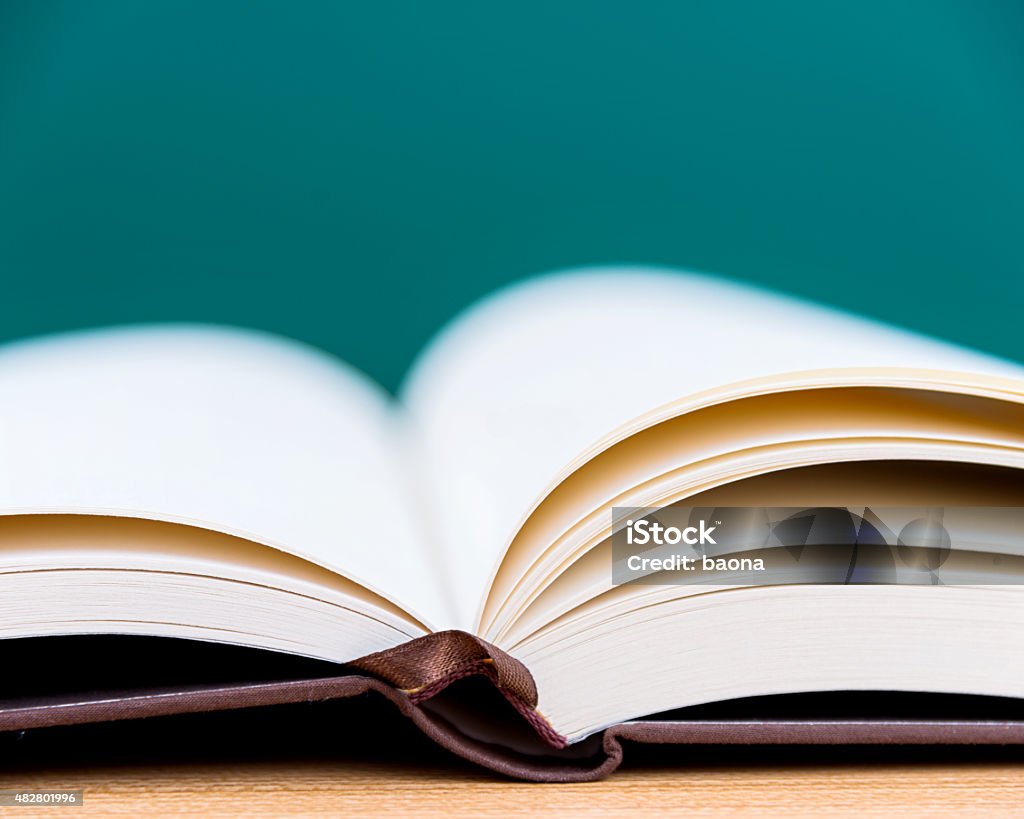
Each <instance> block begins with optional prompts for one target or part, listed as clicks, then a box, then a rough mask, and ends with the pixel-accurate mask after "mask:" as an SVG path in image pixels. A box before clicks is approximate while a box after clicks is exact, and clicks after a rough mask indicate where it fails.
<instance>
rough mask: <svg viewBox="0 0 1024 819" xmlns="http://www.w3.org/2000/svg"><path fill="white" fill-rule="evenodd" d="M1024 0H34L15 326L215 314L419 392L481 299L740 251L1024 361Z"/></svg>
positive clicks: (11, 42)
mask: <svg viewBox="0 0 1024 819" xmlns="http://www.w3.org/2000/svg"><path fill="white" fill-rule="evenodd" d="M1022 146H1024V5H1022V4H1020V3H1015V2H1003V3H999V2H991V0H988V1H986V0H981V1H978V0H975V1H974V2H943V0H919V1H918V2H896V3H894V2H886V3H873V2H849V3H821V2H806V3H764V2H749V3H731V2H664V3H645V2H629V3H599V2H540V3H530V2H517V3H509V4H497V3H487V2H479V1H477V2H466V3H444V2H436V3H435V2H430V3H411V2H410V3H390V2H377V1H376V0H375V2H372V3H358V4H357V3H346V2H340V1H339V2H325V3H318V2H312V0H304V1H298V0H293V1H292V2H285V1H284V0H281V1H280V2H274V3H269V2H254V0H245V1H244V2H242V0H239V1H238V2H226V1H224V0H222V1H220V2H217V1H215V0H207V1H206V2H159V1H158V0H145V2H137V0H126V1H125V2H117V1H116V0H102V1H99V0H98V1H97V2H67V3H61V2H43V1H42V0H32V1H30V2H18V0H3V2H0V340H2V339H9V338H19V337H23V336H27V335H33V334H37V333H42V332H49V331H53V330H61V329H68V328H77V327H88V326H95V325H104V324H111V323H119V322H137V321H154V320H200V321H214V322H225V323H231V324H237V325H244V326H251V327H259V328H264V329H267V330H271V331H275V332H279V333H285V334H287V335H290V336H293V337H297V338H300V339H303V340H306V341H309V342H311V343H313V344H316V345H318V346H320V347H323V348H326V349H328V350H330V351H332V352H334V353H337V354H338V355H340V356H342V357H344V358H346V359H348V360H350V361H352V362H353V363H355V364H356V365H357V366H359V367H361V368H363V369H364V370H366V371H367V372H369V373H370V374H372V375H373V376H374V377H376V378H377V379H379V380H380V381H381V382H382V383H384V384H385V385H386V386H388V387H389V388H392V389H393V388H395V387H396V385H397V384H398V382H399V379H400V378H401V376H402V374H403V372H404V371H405V370H406V368H407V367H408V365H409V363H410V362H411V360H412V357H413V356H414V355H415V353H416V351H417V350H418V349H419V348H420V347H421V346H422V345H423V344H424V343H425V341H426V340H427V339H428V338H429V336H430V335H431V334H432V333H433V332H435V331H436V330H437V328H438V327H439V326H440V325H441V324H443V323H444V322H445V321H446V320H447V319H448V318H450V317H451V316H452V315H453V314H454V313H455V312H457V311H458V310H459V309H460V308H462V307H464V306H465V305H466V304H468V303H469V302H471V301H472V300H474V299H476V298H478V297H479V296H481V295H484V294H486V293H488V292H490V291H492V290H493V289H494V288H496V287H498V286H500V285H502V284H505V283H507V282H510V281H513V280H515V279H517V278H520V277H523V276H526V275H530V274H535V273H539V272H543V271H545V270H549V269H553V268H559V267H565V266H575V265H581V264H588V263H609V262H651V263H658V264H670V265H679V266H684V267H690V268H697V269H703V270H709V271H715V272H718V273H722V274H725V275H728V276H730V277H733V278H736V279H740V280H744V281H752V282H760V283H763V284H767V285H769V286H772V287H776V288H779V289H782V290H785V291H789V292H793V293H797V294H801V295H804V296H808V297H811V298H814V299H818V300H822V301H825V302H829V303H832V304H837V305H840V306H843V307H846V308H849V309H852V310H856V311H860V312H864V313H868V314H871V315H874V316H877V317H880V318H883V319H887V320H890V321H895V322H899V323H902V324H905V325H908V326H910V327H914V328H917V329H919V330H922V331H925V332H929V333H933V334H937V335H941V336H945V337H947V338H951V339H954V340H957V341H960V342H963V343H966V344H971V345H976V346H978V347H981V348H983V349H986V350H989V351H994V352H996V353H1001V354H1003V355H1007V356H1010V357H1013V358H1018V359H1021V358H1024V341H1022V334H1021V329H1020V328H1021V309H1022V304H1024V276H1022V272H1024V246H1022V241H1021V231H1022V225H1024V220H1022V217H1024V151H1022Z"/></svg>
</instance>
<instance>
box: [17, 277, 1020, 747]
mask: <svg viewBox="0 0 1024 819" xmlns="http://www.w3.org/2000/svg"><path fill="white" fill-rule="evenodd" d="M368 343H374V342H372V341H369V342H368ZM0 389H2V393H3V396H4V400H3V402H2V403H0V462H2V464H3V470H2V473H0V513H2V516H3V517H2V518H0V544H2V545H0V636H2V637H3V638H5V640H9V639H10V638H48V637H51V636H57V635H76V634H77V635H86V634H88V635H95V634H125V635H145V636H148V637H156V638H184V639H194V640H201V641H213V642H219V643H230V644H236V645H242V646H248V647H251V648H255V649H261V650H266V651H272V652H284V653H289V654H294V655H301V656H304V657H311V658H317V659H319V660H323V661H329V662H331V663H338V664H344V666H343V667H339V669H338V671H337V674H338V676H339V678H341V677H346V676H348V677H352V676H355V677H358V678H360V679H370V680H373V681H374V683H373V685H375V686H377V687H378V689H380V688H382V687H387V688H389V689H390V690H393V692H394V693H393V697H394V698H397V700H403V698H405V700H403V701H407V702H406V704H407V705H408V704H409V703H411V706H409V707H414V708H417V709H418V708H420V706H421V705H424V707H425V704H426V702H427V701H428V700H429V699H431V698H432V697H433V695H434V694H435V693H437V692H439V691H441V690H442V689H444V688H446V687H447V686H448V685H449V684H450V683H451V682H452V681H454V680H456V679H460V678H464V677H466V676H467V675H471V674H478V675H482V676H483V677H486V678H488V679H490V680H491V681H492V682H493V683H494V684H496V685H497V686H498V688H500V689H501V690H502V692H503V693H504V694H505V695H506V697H507V698H508V699H509V701H510V702H513V704H515V705H516V709H517V711H518V712H519V713H520V714H521V715H522V716H524V717H526V718H527V720H528V722H529V724H530V725H531V727H532V728H533V729H534V730H535V731H536V732H537V733H538V736H540V737H541V739H542V740H543V744H544V745H545V747H549V748H552V749H554V748H565V749H566V751H565V753H569V754H571V753H572V749H573V748H574V747H582V746H583V745H585V744H586V743H585V742H584V741H585V740H586V738H588V737H595V736H600V734H601V732H603V731H606V730H607V729H610V728H612V727H613V726H621V724H623V723H626V724H634V723H633V722H631V721H636V720H640V719H641V718H644V717H645V716H647V715H654V714H660V713H664V712H668V711H672V710H673V709H680V708H686V707H690V706H696V705H700V704H702V703H710V702H719V701H724V700H732V699H739V698H747V697H755V696H762V695H775V694H786V693H792V692H810V691H818V692H820V691H850V690H862V691H918V692H942V693H960V694H972V695H986V696H1004V697H1024V660H1022V658H1024V586H1021V585H1014V584H1012V583H1008V584H1006V585H986V584H975V585H957V586H946V587H938V588H935V587H928V586H904V585H872V584H866V585H857V586H849V585H846V586H844V585H819V584H807V585H799V584H793V585H787V584H783V585H771V586H760V585H758V584H757V583H746V584H742V585H737V584H733V585H730V584H729V583H727V582H723V583H719V584H711V585H708V584H703V585H692V584H690V585H687V584H665V585H649V584H639V585H638V584H625V585H619V584H616V583H615V582H614V581H613V572H612V555H611V539H610V538H611V532H612V527H613V512H612V510H613V508H621V507H665V506H671V505H680V504H682V505H685V506H689V507H734V506H753V505H761V506H772V505H775V506H788V507H792V506H819V507H821V506H829V505H838V506H843V507H848V506H850V505H851V504H861V505H868V504H881V505H884V506H900V505H928V506H935V505H940V504H947V505H958V506H980V507H1013V506H1021V505H1024V504H1022V503H1021V501H1022V500H1024V368H1022V367H1019V366H1017V365H1014V364H1012V363H1009V362H1006V361H1002V360H998V359H995V358H991V357H987V356H984V355H980V354H976V353H973V352H969V351H966V350H963V349H959V348H957V347H955V346H951V345H948V344H945V343H941V342H938V341H935V340H931V339H927V338H923V337H919V336H916V335H913V334H910V333H908V332H904V331H900V330H896V329H893V328H889V327H886V326H882V325H879V324H877V323H874V322H871V321H867V320H863V319H857V318H853V317H850V316H847V315H844V314H841V313H839V312H835V311H831V310H829V309H825V308H822V307H818V306H814V305H809V304H805V303H802V302H798V301H795V300H791V299H787V298H783V297H780V296H777V295H773V294H770V293H766V292H763V291H759V290H756V289H752V288H747V287H742V286H739V285H735V284H729V283H723V282H721V281H718V280H715V279H711V278H707V277H701V276H695V275H690V274H684V273H676V272H672V271H659V270H650V269H638V270H634V269H621V270H597V271H583V272H578V273H567V274H562V275H556V276H549V277H544V278H540V279H537V280H534V281H532V282H528V283H526V284H522V285H519V286H517V287H514V288H512V289H509V290H507V291H504V292H501V293H499V294H497V295H495V296H492V297H491V298H490V299H488V300H487V301H485V302H484V303H483V304H482V305H480V306H477V307H476V308H474V309H472V310H470V311H469V312H468V313H467V314H466V315H464V316H463V317H461V318H459V319H458V320H456V321H455V322H454V323H453V324H451V326H449V327H448V328H447V329H446V330H445V331H444V332H443V333H442V334H441V335H440V337H439V338H438V339H436V340H435V341H434V342H433V343H432V344H431V345H430V346H429V347H428V348H427V349H426V350H425V351H424V353H423V355H422V357H421V358H420V360H419V361H418V363H417V364H416V365H415V366H414V368H413V369H412V371H411V374H410V376H409V378H408V380H407V383H406V384H405V386H404V388H403V389H402V390H401V393H400V396H399V398H398V399H397V400H395V399H392V398H391V397H390V396H389V395H387V394H386V393H385V392H384V391H383V390H382V389H380V388H379V387H378V386H376V385H375V384H374V383H372V382H371V381H370V380H369V379H368V378H366V377H365V376H363V375H362V374H360V373H359V372H357V371H355V370H353V369H352V368H350V367H348V366H346V365H345V364H344V363H342V362H340V361H337V360H334V359H332V358H330V357H328V356H327V355H325V354H322V353H320V352H318V351H316V350H314V349H311V348H308V347H305V346H303V345H300V344H297V343H294V342H292V341H288V340H284V339H280V338H275V337H272V336H268V335H264V334H260V333H256V332H249V331H242V330H235V329H226V328H217V327H204V326H147V327H138V328H123V329H109V330H98V331H92V332H85V333H76V334H70V335H65V336H60V337H55V338H49V339H42V340H32V341H27V342H21V343H18V344H14V345H8V346H7V347H6V348H4V349H3V350H2V351H0ZM1018 534H1019V533H1018ZM1012 535H1013V533H1012V532H1011V533H1008V536H1007V537H1005V538H1002V539H996V540H999V542H998V543H991V544H988V550H989V551H997V552H998V551H1005V552H1006V553H1007V554H1011V555H1012V554H1024V534H1021V535H1020V536H1019V537H1018V538H1017V539H1016V540H1015V539H1014V538H1013V537H1012ZM452 632H455V633H454V634H453V633H452ZM439 634H440V635H441V636H440V637H437V636H436V635H439ZM430 635H435V636H434V637H431V636H430ZM17 642H21V641H17V640H15V641H13V642H12V643H11V644H13V643H17ZM3 649H4V643H0V652H2V651H3ZM0 656H2V654H0ZM125 662H128V660H127V659H126V660H125ZM254 682H258V681H254ZM292 682H294V681H292ZM302 690H303V691H306V692H307V693H305V694H302V695H301V696H309V694H308V690H309V689H302ZM325 690H326V689H325ZM332 690H335V689H332ZM336 690H337V691H340V692H342V693H344V691H345V690H348V689H345V688H344V686H342V687H341V688H338V689H336ZM360 690H365V686H364V688H362V689H360ZM171 695H173V692H169V694H168V696H169V697H170V699H168V700H167V702H168V703H172V704H170V705H164V706H160V708H163V709H164V710H163V711H159V708H157V710H151V711H150V712H151V713H157V712H161V713H163V712H169V711H173V710H174V709H175V707H177V706H175V705H173V699H174V698H173V696H171ZM225 697H226V698H224V697H222V699H220V700H217V699H216V698H215V697H208V698H207V699H206V700H204V701H203V702H204V703H205V704H204V705H202V706H195V703H194V701H193V706H194V707H211V708H213V707H229V706H231V705H238V704H242V705H244V704H251V702H250V701H247V700H245V698H244V697H242V696H241V695H239V698H238V699H237V701H231V698H230V696H227V695H225ZM107 700H108V701H112V700H110V698H107ZM124 700H125V702H131V701H132V697H131V693H130V692H129V693H127V694H125V695H124ZM193 700H194V698H193ZM255 701H256V700H252V702H255ZM438 702H440V700H438ZM211 703H212V704H211ZM59 704H60V705H61V706H62V707H63V708H64V711H63V712H61V714H60V715H57V716H55V715H54V714H53V713H52V712H53V709H52V708H51V709H50V712H49V715H47V713H48V712H46V708H45V707H44V705H33V704H31V703H28V702H26V703H18V702H8V703H5V704H4V706H3V709H0V728H14V727H25V726H31V725H36V724H39V725H42V724H53V723H56V722H61V721H81V720H84V719H95V718H100V717H102V718H111V717H117V716H130V715H133V714H143V713H150V712H147V711H146V710H145V708H140V707H139V701H138V700H136V702H135V705H134V706H130V707H129V706H125V708H124V709H123V710H122V711H118V709H117V707H116V703H115V705H114V706H110V707H107V708H106V710H102V709H100V710H99V711H97V710H96V705H95V702H90V701H84V700H83V701H82V702H78V703H77V707H78V708H79V712H80V713H79V714H78V716H75V714H76V711H75V703H72V702H63V703H59ZM90 708H91V709H92V710H91V711H90V710H89V709H90ZM133 708H134V710H133ZM446 708H447V709H448V712H446V714H445V715H443V716H442V715H441V714H440V711H439V710H436V711H435V712H433V715H432V716H431V717H430V719H432V720H435V722H436V721H438V720H442V719H443V720H444V724H445V726H446V730H447V729H448V728H452V729H453V730H457V731H463V732H464V733H465V735H466V736H471V735H473V734H474V732H476V739H477V740H480V741H481V742H486V743H487V744H488V747H489V746H491V745H495V746H501V745H502V744H503V742H502V737H501V736H500V731H499V730H498V729H495V728H490V729H484V728H473V727H472V726H471V723H473V724H475V721H474V720H473V719H468V718H466V719H465V724H463V718H462V717H460V716H459V715H458V713H457V712H458V709H457V708H454V709H453V708H452V707H451V706H450V705H449V706H446ZM97 714H99V715H100V716H99V717H98V716H97ZM651 724H653V723H651ZM627 733H628V732H627ZM620 734H622V730H621V728H620ZM665 736H669V735H665ZM679 736H682V734H680V735H679ZM669 738H671V737H670V736H669ZM659 741H664V737H663V738H662V739H661V740H659ZM740 741H750V736H749V735H747V736H746V738H742V737H741V739H740ZM452 744H454V745H458V742H456V741H453V743H452ZM505 744H507V745H512V744H515V743H513V742H511V741H509V742H508V743H505ZM481 747H483V746H481ZM588 747H589V746H588ZM552 753H555V752H554V751H552ZM484 761H486V760H484Z"/></svg>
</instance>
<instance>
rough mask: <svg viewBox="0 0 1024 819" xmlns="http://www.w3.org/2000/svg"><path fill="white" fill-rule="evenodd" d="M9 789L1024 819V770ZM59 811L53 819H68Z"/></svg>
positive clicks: (379, 805) (105, 771) (175, 797)
mask: <svg viewBox="0 0 1024 819" xmlns="http://www.w3.org/2000/svg"><path fill="white" fill-rule="evenodd" d="M0 787H3V788H12V787H17V788H29V787H32V788H58V787H65V788H84V789H85V804H84V806H83V807H84V810H75V811H72V812H71V813H70V814H69V815H70V816H79V815H83V814H86V815H110V816H117V815H121V816H139V815H176V814H177V815H187V814H202V815H205V816H210V817H216V816H237V815H242V814H247V815H253V816H264V815H266V816H271V815H273V816H290V815H295V816H310V815H317V814H324V815H334V816H337V815H343V816H348V815H353V816H354V815H360V816H447V817H453V816H460V815H472V816H508V815H514V814H545V813H550V814H557V815H574V814H584V815H595V816H676V815H679V816H683V815H685V816H720V815H734V814H736V813H748V812H749V813H762V814H763V813H776V812H778V813H782V812H784V813H785V814H787V815H788V816H791V817H797V816H821V815H823V814H826V813H827V814H831V815H857V816H860V817H872V816H883V817H893V816H898V815H900V814H910V815H922V814H924V815H945V814H953V813H960V814H967V815H972V814H978V813H984V814H986V815H988V816H990V817H995V816H1021V815H1024V767H1022V766H1020V765H1017V764H1005V763H1004V764H992V763H986V764H956V765H941V764H939V765H937V764H927V765H920V764H912V765H898V764H893V765H884V766H878V767H869V768H864V767H853V768H846V767H837V766H834V765H829V766H823V767H813V766H800V767H798V768H793V767H755V768H727V767H725V768H718V767H715V768H701V769H697V770H689V771H688V770H673V769H668V768H661V767H658V768H653V769H651V768H647V769H633V770H625V771H622V772H620V773H619V774H618V775H616V776H615V777H613V778H612V779H610V780H607V781H605V782H597V783H589V784H580V785H534V784H523V783H517V782H508V781H505V780H502V779H498V778H495V777H492V776H489V775H487V774H485V773H480V772H476V771H473V770H467V769H465V768H463V767H462V766H454V767H452V768H446V767H445V766H437V765H430V766H428V767H425V768H424V767H410V766H408V765H387V764H379V763H358V762H352V761H345V762H326V761H315V762H293V763H270V762H260V763H246V764H242V765H231V764H223V763H220V764H216V765H204V766H200V765H175V766H157V767H149V766H126V767H112V768H111V767H99V768H72V769H63V770H59V771H46V770H40V771H36V772H32V773H30V772H27V771H23V772H21V773H19V774H18V775H16V776H11V775H9V774H4V775H2V776H0ZM7 810H8V811H9V812H10V813H11V814H13V815H17V816H33V815H40V814H41V813H46V812H45V811H37V810H35V809H31V808H17V809H14V808H8V809H7ZM59 810H60V809H51V810H50V811H49V814H48V815H53V814H54V813H58V815H64V814H63V813H59ZM68 810H70V809H68ZM570 812H571V813H570Z"/></svg>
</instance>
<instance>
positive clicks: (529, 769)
mask: <svg viewBox="0 0 1024 819" xmlns="http://www.w3.org/2000/svg"><path fill="white" fill-rule="evenodd" d="M350 666H351V673H349V674H346V675H342V676H336V677H324V678H319V679H309V680H298V681H286V682H270V683H248V684H230V685H204V686H194V687H188V688H181V689H175V690H146V691H128V692H119V693H104V694H102V695H94V696H81V697H70V696H61V697H54V698H49V699H35V700H25V699H19V700H18V701H13V702H6V703H3V702H0V731H14V730H28V729H34V728H46V727H51V726H58V725H75V724H82V723H90V722H106V721H112V720H123V719H140V718H144V717H155V716H166V715H172V714H185V713H198V712H204V711H221V710H228V709H238V708H252V707H259V706H270V705H283V704H287V703H299V702H313V701H321V700H330V699H339V698H346V697H353V696H357V695H360V694H365V693H367V692H374V693H376V694H377V695H379V696H381V697H383V698H385V699H386V700H388V701H389V702H390V703H392V704H393V705H394V707H395V708H397V709H398V710H399V712H400V713H402V714H403V715H404V716H406V717H407V718H409V719H410V720H412V721H413V723H414V724H415V725H416V726H417V727H418V728H419V729H420V730H422V731H423V732H424V733H425V734H426V735H427V736H429V737H430V738H431V739H433V740H434V741H435V742H437V743H438V744H439V745H440V746H442V747H444V748H446V749H448V750H449V751H451V752H453V753H455V754H457V755H458V756H461V757H463V758H465V759H468V760H470V761H472V762H475V763H478V764H480V765H482V766H484V767H486V768H489V769H490V770H492V771H496V772H498V773H501V774H505V775H507V776H511V777H515V778H518V779H528V780H535V781H546V782H580V781H588V780H595V779H601V778H603V777H605V776H608V775H609V774H610V773H611V772H612V771H614V770H615V769H616V768H617V767H619V765H620V764H621V762H622V758H623V751H624V746H623V743H624V742H625V743H630V742H636V743H648V744H683V743H686V744H698V745H700V744H703V745H721V744H737V745H778V744H801V745H866V744H867V745H870V744H891V745H895V744H907V745H921V744H929V745H930V744H960V745H969V744H977V745H1011V744H1024V721H1013V720H984V721H983V720H978V721H960V720H820V719H812V720H806V719H787V720H770V721H769V720H687V721H645V720H639V721H634V722H627V723H622V724H620V725H616V726H613V727H612V728H609V729H608V730H606V731H605V732H604V733H603V735H602V736H601V737H600V738H599V740H600V741H599V743H595V747H594V749H593V753H591V754H586V755H583V756H581V755H580V754H579V753H572V751H573V746H568V747H567V743H566V741H565V739H564V738H563V737H561V736H559V735H558V734H557V733H556V732H555V731H554V730H553V729H552V728H551V726H550V725H548V723H547V722H546V720H544V718H543V717H542V716H541V715H540V714H539V713H538V712H537V711H536V705H537V689H536V686H535V685H534V682H533V678H532V677H531V675H530V673H529V671H528V670H527V669H526V668H525V667H524V666H523V665H522V664H521V663H519V662H518V661H517V660H515V659H513V658H512V657H510V656H509V655H507V654H505V653H504V652H502V651H500V650H498V649H496V648H495V647H494V646H491V645H489V644H488V643H486V642H484V641H483V640H480V639H479V638H477V637H473V636H472V635H469V634H465V633H463V632H441V633H438V634H433V635H429V636H427V637H423V638H420V639H418V640H413V641H410V642H409V643H406V644H403V645H401V646H398V647H397V648H394V649H390V650H389V651H384V652H379V653H377V654H371V655H368V656H367V657H363V658H361V659H360V660H357V661H356V662H354V663H351V664H350ZM467 677H479V678H482V679H485V680H488V681H489V682H490V683H491V684H492V685H493V686H494V687H495V688H496V689H497V690H498V691H499V692H500V693H501V694H502V696H503V697H504V698H505V699H506V700H507V701H508V702H509V703H511V704H512V706H513V707H514V708H515V711H516V712H517V713H518V714H519V715H520V716H521V717H522V718H523V719H524V720H525V721H526V722H527V724H528V725H529V726H530V727H531V728H532V729H533V731H534V732H535V733H536V734H537V736H538V737H539V738H540V739H541V740H542V741H543V743H544V745H546V746H547V747H548V748H550V752H548V753H536V754H532V753H531V754H527V753H523V752H521V751H516V750H513V749H512V748H508V747H504V746H502V745H498V744H494V743H490V742H485V741H482V740H480V739H475V738H473V737H471V736H469V735H468V734H467V733H465V732H463V731H461V730H459V728H458V727H457V726H456V725H455V724H453V723H452V722H451V721H450V720H449V719H447V718H446V717H444V716H442V713H443V712H442V711H440V710H438V709H434V708H432V707H431V700H432V699H433V698H434V697H436V696H437V695H438V694H440V693H441V692H442V691H444V690H445V689H446V688H448V687H449V686H450V685H452V684H453V683H454V682H456V681H458V680H461V679H465V678H467Z"/></svg>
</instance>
